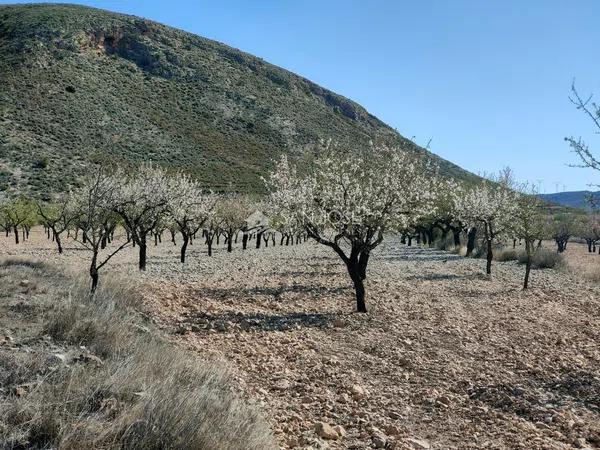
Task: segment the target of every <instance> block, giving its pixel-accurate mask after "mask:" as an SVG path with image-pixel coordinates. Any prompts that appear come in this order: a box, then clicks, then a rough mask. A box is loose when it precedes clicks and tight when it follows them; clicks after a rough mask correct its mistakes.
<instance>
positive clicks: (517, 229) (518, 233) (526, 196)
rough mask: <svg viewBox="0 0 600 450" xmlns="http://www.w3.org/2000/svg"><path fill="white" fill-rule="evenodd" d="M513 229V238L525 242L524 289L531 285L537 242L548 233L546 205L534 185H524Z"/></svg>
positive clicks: (515, 212) (516, 209)
mask: <svg viewBox="0 0 600 450" xmlns="http://www.w3.org/2000/svg"><path fill="white" fill-rule="evenodd" d="M515 206H516V207H515V208H514V212H513V216H512V220H511V222H510V223H511V229H512V236H513V237H514V238H516V239H521V240H523V241H524V242H525V252H526V255H527V259H526V260H525V279H524V280H523V289H527V287H528V285H529V274H530V272H531V262H532V259H533V254H534V252H535V241H536V240H539V239H542V238H543V237H544V234H545V233H546V215H545V214H544V203H543V202H542V201H541V200H540V198H539V197H538V195H537V191H536V190H535V188H534V187H533V186H532V185H528V184H523V185H522V186H521V187H520V194H519V195H518V196H517V198H516V204H515Z"/></svg>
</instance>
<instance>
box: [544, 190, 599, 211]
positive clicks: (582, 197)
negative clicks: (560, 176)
mask: <svg viewBox="0 0 600 450" xmlns="http://www.w3.org/2000/svg"><path fill="white" fill-rule="evenodd" d="M540 197H541V198H542V199H543V200H546V201H548V202H551V203H556V204H558V205H562V206H568V207H571V208H581V209H589V208H590V202H589V198H590V197H592V198H593V199H594V202H595V203H596V204H597V205H600V191H598V192H592V191H571V192H557V193H555V194H540Z"/></svg>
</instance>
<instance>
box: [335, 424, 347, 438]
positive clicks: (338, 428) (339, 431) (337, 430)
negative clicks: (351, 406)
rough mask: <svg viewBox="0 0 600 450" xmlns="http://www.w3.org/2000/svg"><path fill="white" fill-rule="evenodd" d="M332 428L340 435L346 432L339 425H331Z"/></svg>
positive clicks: (342, 435)
mask: <svg viewBox="0 0 600 450" xmlns="http://www.w3.org/2000/svg"><path fill="white" fill-rule="evenodd" d="M333 429H334V431H335V432H336V433H337V434H338V435H339V436H340V437H344V436H346V434H347V433H346V430H345V429H344V427H343V426H341V425H336V426H335V427H333Z"/></svg>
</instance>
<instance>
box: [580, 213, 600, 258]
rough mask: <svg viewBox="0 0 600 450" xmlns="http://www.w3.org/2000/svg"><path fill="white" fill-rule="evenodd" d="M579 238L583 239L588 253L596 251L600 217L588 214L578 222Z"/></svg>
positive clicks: (599, 235) (599, 233)
mask: <svg viewBox="0 0 600 450" xmlns="http://www.w3.org/2000/svg"><path fill="white" fill-rule="evenodd" d="M579 236H580V237H581V238H583V239H585V242H586V244H587V247H588V252H589V253H592V252H595V251H596V243H597V242H598V240H599V239H600V216H598V214H596V213H590V214H588V215H587V216H585V217H583V218H582V220H581V221H580V230H579Z"/></svg>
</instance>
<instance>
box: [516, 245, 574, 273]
mask: <svg viewBox="0 0 600 450" xmlns="http://www.w3.org/2000/svg"><path fill="white" fill-rule="evenodd" d="M518 261H519V264H525V263H526V262H527V252H526V251H525V250H522V251H520V252H519V255H518ZM563 263H564V257H563V255H561V254H560V253H558V252H556V251H552V250H548V249H546V248H537V249H536V250H535V251H534V252H533V255H532V260H531V267H532V268H533V269H553V268H555V267H558V266H561V265H562V264H563Z"/></svg>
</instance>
